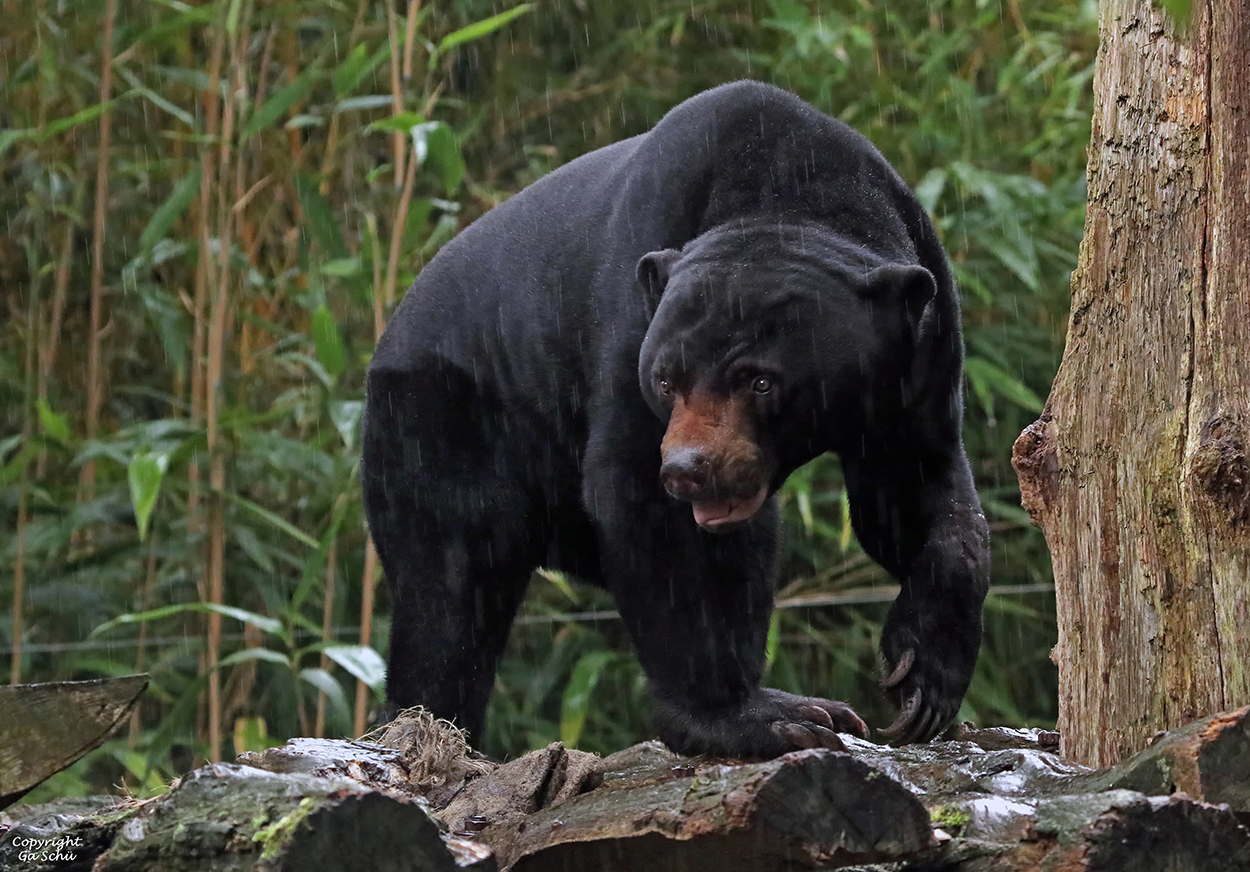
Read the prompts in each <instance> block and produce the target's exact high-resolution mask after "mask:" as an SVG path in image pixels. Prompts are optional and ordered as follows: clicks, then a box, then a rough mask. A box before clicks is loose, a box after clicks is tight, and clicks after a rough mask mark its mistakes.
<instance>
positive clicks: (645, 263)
mask: <svg viewBox="0 0 1250 872" xmlns="http://www.w3.org/2000/svg"><path fill="white" fill-rule="evenodd" d="M680 259H681V252H680V251H678V250H677V249H675V248H666V249H664V250H663V251H651V252H648V253H647V254H644V255H643V256H642V257H641V258H639V259H638V269H637V276H638V284H640V285H642V290H643V292H644V293H645V294H646V298H647V308H648V309H649V310H650V311H651V312H652V313H654V312H655V307H656V306H658V305H659V303H660V297H661V295H663V293H664V286H665V285H667V284H668V276H669V273H670V272H671V271H672V269H673V264H675V263H677V261H678V260H680Z"/></svg>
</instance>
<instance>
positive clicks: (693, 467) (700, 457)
mask: <svg viewBox="0 0 1250 872" xmlns="http://www.w3.org/2000/svg"><path fill="white" fill-rule="evenodd" d="M708 466H709V464H708V459H707V456H706V455H705V454H704V453H703V452H702V451H699V450H698V449H697V448H678V449H677V450H676V451H670V452H668V453H666V454H665V455H664V462H663V464H662V465H661V466H660V481H661V482H662V483H663V484H664V489H665V490H666V491H668V492H669V493H670V494H672V495H673V496H675V497H677V499H679V500H688V499H691V498H692V497H694V496H696V495H697V494H698V493H699V492H700V491H702V490H704V489H705V488H706V487H707V484H708Z"/></svg>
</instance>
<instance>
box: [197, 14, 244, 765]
mask: <svg viewBox="0 0 1250 872" xmlns="http://www.w3.org/2000/svg"><path fill="white" fill-rule="evenodd" d="M251 8H252V7H251V4H247V7H246V9H245V11H244V14H243V20H242V21H241V22H240V26H239V30H238V35H237V36H236V38H235V39H234V40H233V41H232V43H231V45H230V67H231V76H230V90H229V91H228V93H229V95H230V99H227V100H226V101H225V102H224V104H223V105H222V120H221V139H220V142H219V143H218V152H217V161H218V169H217V171H218V175H219V177H220V178H221V179H222V181H223V182H225V181H226V180H227V179H229V178H230V170H231V168H232V166H235V165H234V164H233V161H234V160H235V155H234V151H233V139H234V126H235V111H234V110H235V102H236V99H237V98H238V97H239V96H240V95H243V94H244V89H245V88H246V85H247V70H246V64H247V45H248V42H249V33H250V18H251ZM239 160H240V161H241V158H239ZM235 168H236V170H237V172H236V176H235V185H234V189H235V197H234V199H235V200H236V201H238V200H240V199H241V198H242V196H243V191H242V179H241V178H240V176H239V174H238V172H240V171H241V169H242V167H241V163H240V164H239V165H237V166H235ZM217 190H218V195H217V281H216V286H215V288H214V289H213V301H212V311H211V316H210V320H209V327H208V369H207V373H206V380H207V385H206V387H207V393H206V400H207V402H206V409H205V411H206V417H205V425H206V437H207V447H208V460H209V472H208V476H209V486H210V487H211V488H212V491H213V493H212V502H211V504H210V510H209V532H208V543H209V545H208V601H209V602H210V603H212V604H213V605H222V604H223V602H224V581H225V579H224V576H225V555H226V520H225V490H226V458H225V450H224V449H223V447H222V445H221V434H220V432H219V426H218V412H219V409H220V405H221V399H222V396H221V394H222V377H223V374H224V371H225V333H226V321H227V315H228V311H229V305H230V281H231V270H230V249H231V247H232V243H233V232H234V220H235V213H234V210H233V209H232V208H231V203H230V202H229V197H230V189H229V185H227V184H222V185H220V186H218V189H217ZM220 654H221V615H220V614H218V613H217V612H209V614H208V640H207V661H208V662H207V663H206V664H205V665H206V668H207V669H208V670H209V673H208V745H209V759H210V760H212V761H213V762H216V761H218V760H220V759H221V741H222V733H221V727H222V724H221V676H220V674H219V673H218V671H217V662H218V660H219V659H220Z"/></svg>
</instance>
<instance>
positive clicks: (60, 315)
mask: <svg viewBox="0 0 1250 872" xmlns="http://www.w3.org/2000/svg"><path fill="white" fill-rule="evenodd" d="M73 254H74V219H73V218H70V217H68V216H66V218H65V236H64V238H63V239H62V240H61V251H60V254H59V255H58V256H57V259H56V271H55V272H54V273H53V278H52V312H51V313H50V314H49V316H48V328H47V331H46V332H45V335H43V336H42V337H40V338H41V342H40V345H41V346H42V347H41V348H40V352H39V372H38V374H37V376H36V378H37V379H38V384H37V388H36V396H38V397H39V399H41V400H43V401H44V402H47V401H48V379H49V378H51V377H52V369H53V367H55V366H56V357H57V353H58V352H59V350H60V344H61V322H62V321H63V320H64V318H65V301H66V299H67V298H68V297H69V277H70V263H71V258H72V256H73ZM47 472H48V452H47V451H46V450H41V451H40V452H39V456H38V457H37V458H35V479H36V480H38V481H42V480H43V477H44V476H45V475H47Z"/></svg>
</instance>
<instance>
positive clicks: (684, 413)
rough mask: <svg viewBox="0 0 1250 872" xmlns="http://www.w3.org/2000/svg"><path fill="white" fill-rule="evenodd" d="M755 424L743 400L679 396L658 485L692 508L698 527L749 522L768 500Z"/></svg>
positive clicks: (694, 394) (662, 448) (706, 395)
mask: <svg viewBox="0 0 1250 872" xmlns="http://www.w3.org/2000/svg"><path fill="white" fill-rule="evenodd" d="M754 429H755V428H754V421H753V420H752V418H751V417H750V413H749V410H748V408H747V406H746V404H745V403H744V402H743V400H742V398H740V397H734V396H729V397H717V396H715V395H713V394H711V393H708V392H704V391H695V392H692V393H690V394H686V395H679V396H678V397H677V398H676V400H675V401H674V403H673V412H672V415H671V416H670V418H669V422H668V430H667V431H666V432H665V434H664V441H663V442H662V443H661V444H660V482H661V484H663V485H664V489H665V490H666V491H668V493H669V494H670V495H671V496H673V497H675V498H677V499H679V500H683V501H685V502H688V503H690V504H691V508H692V510H693V512H694V519H695V521H696V522H697V523H698V524H699V526H701V527H704V528H707V529H713V528H718V527H727V526H729V525H731V524H736V523H738V522H740V521H745V520H747V519H749V518H751V517H752V516H753V515H754V514H755V513H756V512H757V511H759V508H760V506H762V505H763V504H764V500H765V499H767V497H768V482H767V476H766V475H765V474H764V469H763V462H762V458H761V456H760V449H759V446H758V445H757V444H756V442H755V439H754V438H753V435H754Z"/></svg>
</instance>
